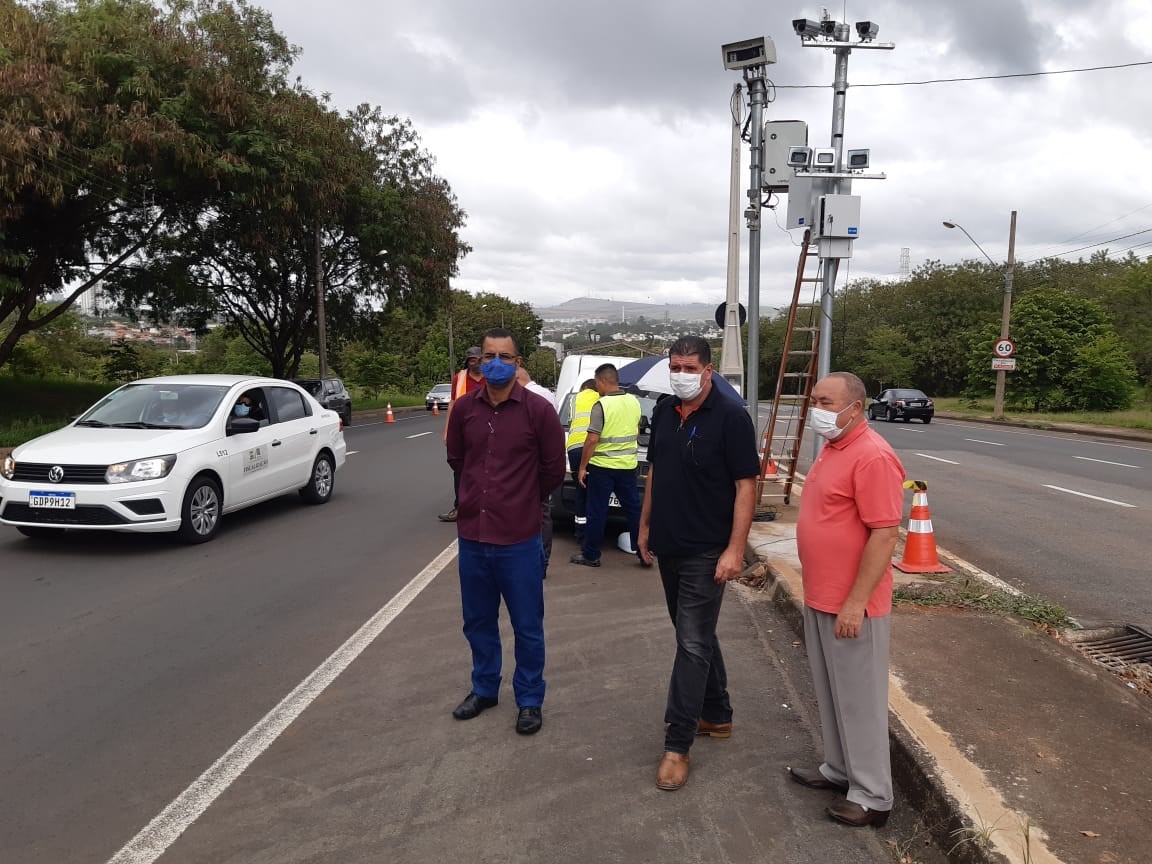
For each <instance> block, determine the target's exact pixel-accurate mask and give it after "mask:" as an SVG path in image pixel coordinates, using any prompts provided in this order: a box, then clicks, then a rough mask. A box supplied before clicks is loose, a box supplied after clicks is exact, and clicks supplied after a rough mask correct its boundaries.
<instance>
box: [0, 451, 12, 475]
mask: <svg viewBox="0 0 1152 864" xmlns="http://www.w3.org/2000/svg"><path fill="white" fill-rule="evenodd" d="M0 474H3V475H4V479H5V480H11V479H12V478H13V477H15V476H16V460H15V459H13V458H12V457H11V456H5V457H4V467H2V468H0Z"/></svg>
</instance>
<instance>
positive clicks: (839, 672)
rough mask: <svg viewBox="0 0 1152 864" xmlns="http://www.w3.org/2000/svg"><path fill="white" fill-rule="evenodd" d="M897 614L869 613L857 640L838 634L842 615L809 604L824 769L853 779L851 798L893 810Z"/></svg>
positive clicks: (808, 641) (807, 632) (807, 638)
mask: <svg viewBox="0 0 1152 864" xmlns="http://www.w3.org/2000/svg"><path fill="white" fill-rule="evenodd" d="M891 624H892V619H891V616H888V615H885V616H883V617H881V618H869V617H867V616H865V618H864V621H863V623H862V624H861V626H860V635H859V636H858V637H856V638H855V639H837V638H836V616H835V615H832V614H830V613H828V612H820V611H817V610H816V609H813V608H811V607H810V606H807V605H806V606H805V607H804V643H805V646H806V647H807V650H808V663H809V665H810V666H811V668H812V682H813V684H815V687H816V701H817V702H818V703H819V705H820V726H821V733H822V736H823V739H824V762H823V764H821V765H820V772H821V773H822V774H823V775H824V776H825V777H827V778H828V779H829V780H832V781H833V782H836V783H847V784H848V800H849V801H853V802H855V803H856V804H859V805H861V806H862V807H867V808H868V809H869V810H891V809H892V759H891V756H890V754H889V752H888V640H889V635H890V632H891Z"/></svg>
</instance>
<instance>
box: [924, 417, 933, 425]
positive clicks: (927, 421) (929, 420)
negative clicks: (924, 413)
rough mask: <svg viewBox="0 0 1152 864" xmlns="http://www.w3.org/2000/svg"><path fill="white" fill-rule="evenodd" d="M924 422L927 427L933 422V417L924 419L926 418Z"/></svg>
mask: <svg viewBox="0 0 1152 864" xmlns="http://www.w3.org/2000/svg"><path fill="white" fill-rule="evenodd" d="M923 420H924V425H925V426H927V425H928V424H929V423H931V422H932V418H931V417H924V418H923Z"/></svg>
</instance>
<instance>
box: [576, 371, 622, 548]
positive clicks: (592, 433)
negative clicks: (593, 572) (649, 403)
mask: <svg viewBox="0 0 1152 864" xmlns="http://www.w3.org/2000/svg"><path fill="white" fill-rule="evenodd" d="M596 390H597V391H598V392H599V394H600V398H599V400H597V402H596V403H595V404H594V405H593V406H592V410H591V411H590V416H589V418H588V430H587V432H586V433H585V439H584V449H583V450H582V451H581V453H580V469H579V472H578V473H577V477H576V480H577V483H578V484H579V485H581V486H583V487H584V488H585V490H586V492H587V495H588V498H587V504H586V505H585V514H586V516H587V519H588V521H587V523H586V524H585V526H584V529H585V530H584V542H583V543H582V544H581V549H580V553H579V554H577V555H573V556H572V557H571V558H570V559H568V560H569V561H571V563H573V564H580V565H583V566H585V567H599V566H600V546H601V544H602V543H603V542H604V528H605V526H606V525H607V523H608V507H609V504H610V502H611V500H612V496H613V495H615V497H616V500H617V501H619V505H620V507H621V508H622V509H623V510H624V513H625V515H626V516H627V517H628V533H629V535H630V536H631V539H632V547H631V548H633V549H637V548H639V547H638V542H639V540H638V535H639V532H640V494H639V491H638V489H637V485H636V466H637V460H636V454H637V451H638V447H639V442H638V438H639V435H640V400H639V399H637V398H636V397H635V396H633V395H632V394H631V393H625V392H624V391H623V390H621V389H620V377H619V375H618V374H617V372H616V367H615V366H613V365H612V364H611V363H605V364H604V365H603V366H600V367H599V368H597V369H596Z"/></svg>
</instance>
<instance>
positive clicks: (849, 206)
mask: <svg viewBox="0 0 1152 864" xmlns="http://www.w3.org/2000/svg"><path fill="white" fill-rule="evenodd" d="M816 236H818V237H820V238H827V239H845V240H855V239H856V238H857V237H859V236H860V196H859V195H825V196H823V197H822V198H821V199H820V228H819V230H818V231H817V232H816Z"/></svg>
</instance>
